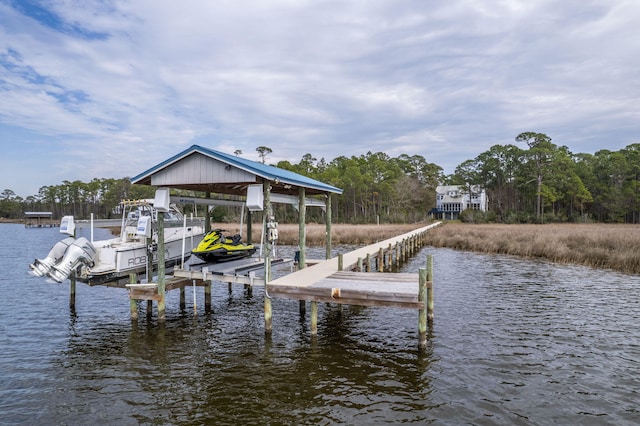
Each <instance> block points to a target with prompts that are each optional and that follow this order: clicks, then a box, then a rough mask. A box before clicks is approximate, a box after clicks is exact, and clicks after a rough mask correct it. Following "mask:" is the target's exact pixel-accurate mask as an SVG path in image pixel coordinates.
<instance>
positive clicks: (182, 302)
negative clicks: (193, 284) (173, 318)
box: [180, 287, 187, 310]
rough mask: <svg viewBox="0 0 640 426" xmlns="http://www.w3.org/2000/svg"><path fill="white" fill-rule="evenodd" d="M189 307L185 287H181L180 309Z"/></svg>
mask: <svg viewBox="0 0 640 426" xmlns="http://www.w3.org/2000/svg"><path fill="white" fill-rule="evenodd" d="M186 308H187V299H186V295H185V290H184V287H180V309H181V310H185V309H186Z"/></svg>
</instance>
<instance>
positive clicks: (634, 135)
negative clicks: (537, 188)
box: [0, 0, 640, 198]
mask: <svg viewBox="0 0 640 426" xmlns="http://www.w3.org/2000/svg"><path fill="white" fill-rule="evenodd" d="M639 22H640V1H638V0H562V1H558V0H550V1H547V0H522V1H521V0H442V1H440V0H416V1H411V0H388V1H382V0H371V1H366V0H330V1H329V0H327V1H325V0H268V1H264V0H253V1H244V0H233V1H231V0H216V1H202V0H180V1H174V0H48V1H45V0H0V148H1V150H0V191H3V190H5V189H10V190H12V191H13V192H15V194H16V195H18V196H21V197H23V198H26V197H28V196H31V195H37V194H38V191H39V189H40V188H41V187H43V186H48V185H59V184H62V183H63V182H64V181H75V180H80V181H83V182H89V181H91V180H92V179H94V178H123V177H133V176H136V175H138V174H140V173H142V172H144V171H146V170H147V169H149V168H150V167H153V166H155V165H156V164H158V163H160V162H162V161H164V160H166V159H168V158H169V157H171V156H173V155H175V154H177V153H179V152H181V151H182V150H184V149H186V148H188V147H190V146H191V145H194V144H197V145H201V146H204V147H207V148H210V149H215V150H219V151H223V152H226V153H234V152H235V151H236V150H240V151H242V154H241V155H242V157H244V158H248V159H251V160H255V161H259V160H260V157H259V155H258V153H257V152H256V148H257V147H259V146H266V147H268V148H270V149H271V150H272V153H271V154H270V155H269V156H268V157H267V162H268V163H271V164H275V163H277V162H278V161H281V160H288V161H290V162H292V163H298V162H300V160H301V159H302V157H303V156H304V155H305V154H311V155H312V156H313V157H315V158H317V159H321V158H324V159H325V160H326V161H331V160H333V159H335V158H337V157H339V156H346V157H351V156H361V155H366V154H367V152H373V153H375V152H385V153H386V154H388V155H389V156H391V157H397V156H399V155H401V154H407V155H410V156H411V155H420V156H422V157H424V158H425V160H426V161H427V162H430V163H435V164H437V165H438V166H440V167H442V168H443V169H444V172H445V173H446V174H450V173H453V172H454V170H455V167H456V166H457V165H459V164H460V163H462V162H464V161H466V160H470V159H473V158H475V157H476V156H478V155H479V154H481V153H483V152H485V151H487V150H488V149H489V148H490V147H491V146H493V145H506V144H516V142H515V137H516V136H517V135H518V134H520V133H522V132H525V131H533V132H539V133H545V134H547V135H548V136H549V137H551V139H552V141H553V143H555V144H556V145H558V146H567V147H568V148H569V149H570V151H571V152H573V153H595V152H596V151H598V150H601V149H609V150H614V151H615V150H619V149H622V148H624V147H626V146H628V145H630V144H632V143H639V142H640V133H639V131H640V102H639V101H640V25H639V24H638V23H639ZM522 148H526V146H524V145H523V146H522Z"/></svg>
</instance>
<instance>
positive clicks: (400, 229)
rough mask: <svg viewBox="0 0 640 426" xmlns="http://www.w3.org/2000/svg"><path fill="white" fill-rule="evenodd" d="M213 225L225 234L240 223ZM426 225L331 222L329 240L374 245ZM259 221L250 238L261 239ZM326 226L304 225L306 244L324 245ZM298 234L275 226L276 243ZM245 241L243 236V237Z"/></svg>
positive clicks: (288, 242) (286, 242)
mask: <svg viewBox="0 0 640 426" xmlns="http://www.w3.org/2000/svg"><path fill="white" fill-rule="evenodd" d="M211 226H212V227H213V228H212V229H215V228H219V229H224V230H225V231H227V233H238V232H240V225H239V224H229V223H214V224H212V225H211ZM422 226H425V224H411V225H406V224H400V225H396V224H393V225H388V224H385V225H347V224H333V225H331V242H332V244H334V245H341V244H352V245H367V244H374V243H376V242H379V241H383V240H386V239H388V238H392V237H396V236H398V235H402V234H405V233H407V232H410V231H413V230H414V229H418V228H420V227H422ZM261 227H262V224H261V223H258V224H256V223H254V224H253V227H252V232H251V238H252V241H253V242H254V243H255V242H260V231H261ZM246 232H247V227H246V225H244V226H243V232H242V235H246ZM325 233H326V227H325V225H324V224H317V223H308V224H307V225H306V242H307V246H310V247H314V246H315V247H319V246H324V244H325V240H326V239H325ZM298 236H299V226H298V224H297V223H296V224H282V223H281V224H279V225H278V244H284V245H297V244H298V239H299V238H298ZM244 240H246V238H244Z"/></svg>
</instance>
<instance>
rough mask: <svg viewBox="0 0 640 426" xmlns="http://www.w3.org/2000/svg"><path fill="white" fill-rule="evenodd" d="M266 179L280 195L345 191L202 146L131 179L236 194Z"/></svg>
mask: <svg viewBox="0 0 640 426" xmlns="http://www.w3.org/2000/svg"><path fill="white" fill-rule="evenodd" d="M264 180H267V181H270V182H271V187H272V192H274V193H278V194H289V195H297V194H298V188H301V187H302V188H305V190H306V193H307V195H314V194H327V193H335V194H341V193H342V189H340V188H336V187H334V186H331V185H329V184H326V183H323V182H320V181H317V180H315V179H311V178H309V177H306V176H303V175H300V174H298V173H294V172H292V171H289V170H284V169H280V168H278V167H274V166H270V165H267V164H263V163H259V162H256V161H251V160H247V159H246V158H242V157H238V156H235V155H231V154H226V153H224V152H220V151H215V150H213V149H209V148H205V147H202V146H199V145H192V146H191V147H189V148H187V149H185V150H184V151H182V152H180V153H178V154H176V155H174V156H173V157H171V158H169V159H167V160H165V161H163V162H161V163H160V164H157V165H156V166H153V167H151V168H150V169H148V170H146V171H144V172H142V173H140V174H139V175H137V176H135V177H133V178H131V182H132V183H134V184H141V185H153V186H166V187H171V188H178V189H188V190H195V191H203V192H207V191H210V192H214V193H224V194H236V195H245V194H246V189H247V186H248V185H252V184H256V183H261V182H263V181H264Z"/></svg>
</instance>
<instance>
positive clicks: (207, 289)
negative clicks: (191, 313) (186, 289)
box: [204, 281, 211, 314]
mask: <svg viewBox="0 0 640 426" xmlns="http://www.w3.org/2000/svg"><path fill="white" fill-rule="evenodd" d="M204 312H205V313H206V314H209V313H211V281H207V282H206V284H205V285H204Z"/></svg>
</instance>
